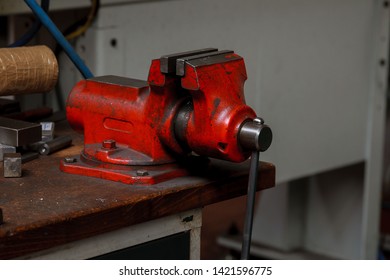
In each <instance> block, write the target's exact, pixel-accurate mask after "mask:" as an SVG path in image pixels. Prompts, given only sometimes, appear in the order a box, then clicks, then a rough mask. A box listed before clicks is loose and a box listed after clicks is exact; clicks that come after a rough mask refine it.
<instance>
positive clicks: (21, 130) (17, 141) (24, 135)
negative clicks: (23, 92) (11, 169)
mask: <svg viewBox="0 0 390 280" xmlns="http://www.w3.org/2000/svg"><path fill="white" fill-rule="evenodd" d="M41 138H42V128H41V125H40V124H35V123H29V122H24V121H19V120H13V119H8V118H3V117H0V143H1V144H5V145H9V146H15V147H19V146H24V145H27V144H29V143H34V142H38V141H40V140H41Z"/></svg>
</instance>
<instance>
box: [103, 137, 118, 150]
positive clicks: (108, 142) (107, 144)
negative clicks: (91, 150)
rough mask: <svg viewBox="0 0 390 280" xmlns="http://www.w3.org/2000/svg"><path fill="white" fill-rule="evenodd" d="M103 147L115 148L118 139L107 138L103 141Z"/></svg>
mask: <svg viewBox="0 0 390 280" xmlns="http://www.w3.org/2000/svg"><path fill="white" fill-rule="evenodd" d="M102 147H103V148H104V149H109V150H111V149H115V148H116V141H115V140H112V139H107V140H104V141H103V142H102Z"/></svg>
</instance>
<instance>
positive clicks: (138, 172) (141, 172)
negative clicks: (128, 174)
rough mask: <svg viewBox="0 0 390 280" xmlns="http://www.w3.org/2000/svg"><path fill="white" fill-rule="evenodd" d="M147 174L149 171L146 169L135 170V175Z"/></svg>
mask: <svg viewBox="0 0 390 280" xmlns="http://www.w3.org/2000/svg"><path fill="white" fill-rule="evenodd" d="M148 175H149V172H148V171H146V170H143V169H141V170H137V176H148Z"/></svg>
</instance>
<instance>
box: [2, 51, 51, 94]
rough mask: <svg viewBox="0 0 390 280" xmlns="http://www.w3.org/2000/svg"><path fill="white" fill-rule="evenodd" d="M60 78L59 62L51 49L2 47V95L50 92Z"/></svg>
mask: <svg viewBox="0 0 390 280" xmlns="http://www.w3.org/2000/svg"><path fill="white" fill-rule="evenodd" d="M57 79H58V63H57V59H56V57H55V55H54V53H53V52H52V51H51V50H50V49H49V48H48V47H46V46H31V47H20V48H0V95H15V94H26V93H45V92H49V91H50V90H51V89H53V87H54V86H55V84H56V83H57Z"/></svg>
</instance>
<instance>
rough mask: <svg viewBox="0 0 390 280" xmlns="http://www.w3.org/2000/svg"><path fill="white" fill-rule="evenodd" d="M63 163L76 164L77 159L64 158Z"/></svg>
mask: <svg viewBox="0 0 390 280" xmlns="http://www.w3.org/2000/svg"><path fill="white" fill-rule="evenodd" d="M64 161H65V162H66V163H75V162H77V159H76V158H74V157H66V158H64Z"/></svg>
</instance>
